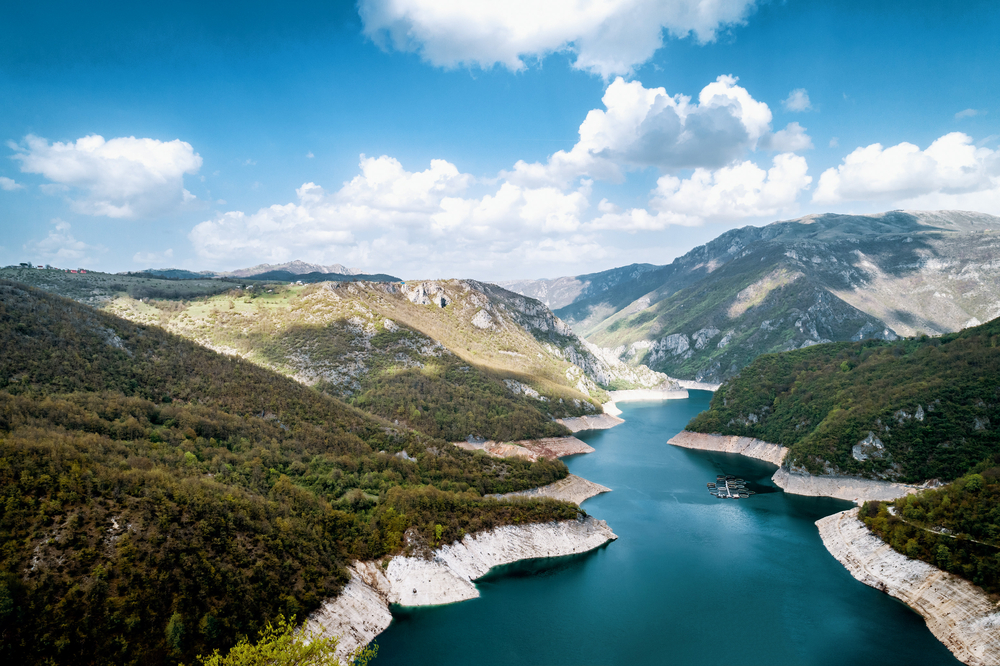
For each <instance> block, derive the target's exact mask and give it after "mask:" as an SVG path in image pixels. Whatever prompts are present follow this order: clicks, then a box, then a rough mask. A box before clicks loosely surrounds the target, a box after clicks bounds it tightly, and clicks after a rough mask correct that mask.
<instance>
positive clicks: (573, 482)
mask: <svg viewBox="0 0 1000 666" xmlns="http://www.w3.org/2000/svg"><path fill="white" fill-rule="evenodd" d="M609 492H611V488H608V487H607V486H602V485H601V484H599V483H594V482H593V481H588V480H587V479H584V478H582V477H579V476H576V475H575V474H570V475H569V476H567V477H566V478H565V479H559V480H558V481H555V482H554V483H550V484H549V485H547V486H542V487H540V488H531V489H530V490H519V491H517V492H513V493H504V494H503V495H491V496H490V497H500V498H507V497H528V498H531V499H537V498H540V497H549V498H551V499H556V500H562V501H564V502H572V503H573V504H576V505H577V506H579V505H580V504H583V502H584V501H586V500H588V499H590V498H591V497H595V496H597V495H600V494H601V493H609Z"/></svg>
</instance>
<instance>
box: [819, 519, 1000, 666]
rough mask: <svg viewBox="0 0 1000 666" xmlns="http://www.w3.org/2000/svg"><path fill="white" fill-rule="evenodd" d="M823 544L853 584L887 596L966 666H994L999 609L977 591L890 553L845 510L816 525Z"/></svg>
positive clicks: (999, 648)
mask: <svg viewBox="0 0 1000 666" xmlns="http://www.w3.org/2000/svg"><path fill="white" fill-rule="evenodd" d="M816 526H817V527H818V528H819V534H820V537H821V538H822V539H823V545H824V546H826V549H827V550H829V551H830V554H831V555H833V556H834V557H835V558H837V561H838V562H840V563H841V564H843V565H844V567H846V568H847V570H848V571H849V572H850V573H851V575H852V576H854V577H855V578H856V579H858V580H859V581H861V582H862V583H864V584H865V585H870V586H871V587H874V588H876V589H879V590H882V591H883V592H885V593H887V594H890V595H892V596H893V597H895V598H897V599H899V600H900V601H902V602H903V603H905V604H906V605H908V606H909V607H910V608H912V609H913V610H915V611H917V612H918V613H920V615H921V616H923V618H924V619H925V620H926V621H927V628H928V629H930V630H931V633H933V634H934V636H935V637H936V638H937V639H938V640H939V641H941V642H942V643H944V645H945V646H946V647H947V648H948V649H949V650H951V652H952V653H953V654H954V655H955V656H956V657H957V658H958V659H960V660H961V661H963V662H965V663H966V664H969V665H970V666H991V665H995V664H1000V607H998V606H997V605H996V604H994V603H992V602H991V601H990V599H989V598H988V597H987V596H986V593H985V592H983V590H982V589H980V588H978V587H976V586H975V585H973V584H972V583H969V582H968V581H966V580H963V579H961V578H959V577H957V576H953V575H952V574H950V573H947V572H945V571H942V570H940V569H938V568H937V567H934V566H931V565H930V564H927V563H926V562H921V561H920V560H911V559H909V558H908V557H906V556H905V555H902V554H900V553H898V552H896V551H894V550H893V549H892V548H891V547H890V546H889V545H888V544H887V543H885V542H884V541H882V540H881V539H880V538H878V537H877V536H875V535H874V534H872V532H871V531H870V530H868V528H867V527H865V525H864V523H862V522H861V521H860V520H858V510H857V509H850V510H849V511H842V512H840V513H835V514H834V515H832V516H827V517H826V518H822V519H820V520H818V521H816Z"/></svg>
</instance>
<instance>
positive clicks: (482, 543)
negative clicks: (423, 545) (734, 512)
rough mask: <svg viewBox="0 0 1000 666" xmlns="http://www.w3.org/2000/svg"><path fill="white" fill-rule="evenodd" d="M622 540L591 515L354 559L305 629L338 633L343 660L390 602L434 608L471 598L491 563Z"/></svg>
mask: <svg viewBox="0 0 1000 666" xmlns="http://www.w3.org/2000/svg"><path fill="white" fill-rule="evenodd" d="M617 538H618V537H617V535H615V533H614V532H612V531H611V528H610V527H608V524H607V523H606V522H604V521H603V520H597V519H596V518H593V517H591V516H588V517H586V518H583V519H580V520H567V521H561V522H556V521H553V522H551V523H533V524H530V525H505V526H503V527H497V528H495V529H493V530H490V531H489V532H482V533H480V534H476V535H475V536H472V535H469V536H466V537H465V538H464V539H462V541H460V542H458V543H453V544H449V545H447V546H442V547H441V548H438V549H437V550H436V551H434V554H433V556H432V557H431V558H430V559H424V558H422V557H403V556H396V557H394V558H392V559H391V560H390V561H389V564H388V566H386V567H384V568H383V566H382V564H381V563H380V562H355V563H354V564H353V565H352V566H351V580H350V582H349V583H348V584H347V585H346V586H345V587H344V589H343V590H342V591H341V593H340V595H339V596H337V597H335V598H333V599H328V600H326V601H325V602H323V605H322V606H320V608H319V609H318V610H317V611H316V612H314V613H313V614H312V615H310V616H309V618H308V619H307V620H306V622H305V624H304V625H303V629H304V630H305V631H306V632H309V633H312V634H314V635H318V636H340V645H339V646H338V647H337V655H338V657H340V658H341V660H343V659H344V657H346V656H347V655H348V654H350V653H351V652H352V651H353V650H354V649H355V648H357V647H358V646H361V645H367V644H368V643H369V642H370V641H371V640H372V639H373V638H375V636H377V635H378V634H380V633H381V632H382V631H384V630H385V628H386V627H388V626H389V623H390V622H391V621H392V615H391V613H390V612H389V604H400V605H402V606H432V605H437V604H448V603H453V602H456V601H465V600H466V599H474V598H475V597H478V596H479V590H477V589H476V586H475V585H474V584H473V583H472V581H474V580H476V579H477V578H480V577H482V576H484V575H485V574H486V572H487V571H489V570H490V569H491V568H492V567H496V566H500V565H503V564H510V563H512V562H517V561H518V560H529V559H535V558H541V557H557V556H561V555H575V554H577V553H585V552H587V551H589V550H593V549H595V548H597V547H599V546H602V545H604V544H605V543H607V542H609V541H614V540H615V539H617Z"/></svg>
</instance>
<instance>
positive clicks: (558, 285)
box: [496, 264, 662, 310]
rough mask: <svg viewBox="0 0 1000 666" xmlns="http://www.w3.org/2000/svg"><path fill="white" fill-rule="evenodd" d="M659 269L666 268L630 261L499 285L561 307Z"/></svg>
mask: <svg viewBox="0 0 1000 666" xmlns="http://www.w3.org/2000/svg"><path fill="white" fill-rule="evenodd" d="M659 268H662V267H661V266H654V265H653V264H630V265H628V266H622V267H621V268H612V269H611V270H608V271H601V272H600V273H588V274H587V275H575V276H572V277H561V278H556V279H554V280H509V281H507V282H497V283H496V284H497V285H499V286H501V287H503V288H504V289H508V290H510V291H513V292H515V293H518V294H521V295H522V296H528V297H529V298H534V299H537V300H539V301H541V302H542V303H544V304H545V306H546V307H548V308H551V309H553V310H558V309H559V308H562V307H565V306H568V305H571V304H573V303H576V302H578V301H581V300H584V299H589V298H593V297H595V296H599V295H601V294H604V293H605V292H607V291H608V290H610V289H613V288H615V287H617V286H618V285H621V284H625V283H632V282H635V281H636V280H637V279H638V278H639V277H640V276H642V275H644V274H645V273H649V272H650V271H655V270H657V269H659Z"/></svg>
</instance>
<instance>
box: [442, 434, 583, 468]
mask: <svg viewBox="0 0 1000 666" xmlns="http://www.w3.org/2000/svg"><path fill="white" fill-rule="evenodd" d="M454 444H455V446H457V447H459V448H461V449H465V450H467V451H485V452H486V453H488V454H489V455H491V456H493V457H495V458H525V459H526V460H531V461H532V462H534V461H535V460H538V459H539V458H542V457H545V458H549V459H553V458H562V457H563V456H572V455H576V454H578V453H593V451H594V447H592V446H590V445H589V444H587V443H586V442H584V441H582V440H579V439H577V438H576V437H544V438H542V439H522V440H518V441H516V442H494V441H492V440H488V441H485V442H454Z"/></svg>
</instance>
